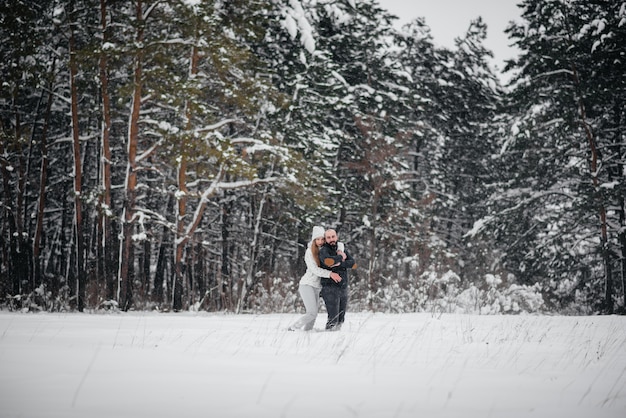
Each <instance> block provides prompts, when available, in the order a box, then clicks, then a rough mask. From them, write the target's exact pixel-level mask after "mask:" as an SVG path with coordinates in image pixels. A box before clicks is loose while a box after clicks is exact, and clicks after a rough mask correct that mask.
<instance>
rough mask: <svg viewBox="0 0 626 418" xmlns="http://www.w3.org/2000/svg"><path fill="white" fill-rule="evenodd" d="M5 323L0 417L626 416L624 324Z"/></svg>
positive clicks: (44, 319) (510, 319) (62, 317)
mask: <svg viewBox="0 0 626 418" xmlns="http://www.w3.org/2000/svg"><path fill="white" fill-rule="evenodd" d="M298 317H299V315H295V314H293V315H292V314H275V315H223V314H208V313H184V314H158V313H115V314H19V313H10V312H0V417H2V418H10V417H24V418H31V417H64V418H67V417H81V418H94V417H107V418H123V417H129V418H130V417H132V418H138V417H146V418H148V417H150V418H154V417H180V418H183V417H185V418H187V417H215V418H228V417H254V418H270V417H276V418H279V417H298V418H305V417H306V418H308V417H318V418H320V417H328V418H341V417H346V418H348V417H350V418H353V417H372V418H374V417H375V418H380V417H383V418H385V417H423V418H431V417H463V418H471V417H477V418H478V417H480V418H485V417H502V418H512V417H550V418H554V417H568V418H573V417H581V418H589V417H594V418H601V417H613V418H618V417H619V418H624V417H626V317H618V316H602V317H556V316H469V315H441V316H439V315H431V314H404V315H383V314H366V313H359V314H356V313H349V315H348V316H347V318H346V324H345V325H344V328H343V330H342V331H339V332H324V331H320V330H319V329H320V328H322V327H323V322H324V320H325V314H320V316H319V317H318V320H317V323H316V328H317V329H318V330H317V331H312V332H308V333H307V332H288V331H286V328H287V326H288V325H289V324H290V323H291V322H292V321H294V320H295V319H296V318H298Z"/></svg>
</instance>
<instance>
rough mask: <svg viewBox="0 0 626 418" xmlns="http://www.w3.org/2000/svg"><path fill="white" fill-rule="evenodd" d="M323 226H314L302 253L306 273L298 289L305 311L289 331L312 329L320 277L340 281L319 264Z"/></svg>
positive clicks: (337, 275) (318, 294)
mask: <svg viewBox="0 0 626 418" xmlns="http://www.w3.org/2000/svg"><path fill="white" fill-rule="evenodd" d="M324 232H325V231H324V228H322V227H321V226H314V227H313V232H312V233H311V241H310V242H309V246H308V247H307V249H306V252H305V253H304V262H305V263H306V273H304V276H302V278H300V284H299V286H298V291H299V292H300V296H301V297H302V302H304V308H305V309H306V313H305V314H304V315H303V316H302V317H301V318H300V319H298V320H297V321H296V322H295V323H294V324H293V325H291V326H290V327H289V331H295V330H297V329H303V330H305V331H310V330H311V329H313V325H314V324H315V319H316V318H317V312H318V310H319V302H320V290H321V289H322V285H321V283H320V277H329V278H331V279H333V280H334V281H336V282H339V281H341V276H339V274H337V273H333V272H331V271H330V270H327V269H324V268H321V267H320V265H319V248H320V247H321V246H322V245H324Z"/></svg>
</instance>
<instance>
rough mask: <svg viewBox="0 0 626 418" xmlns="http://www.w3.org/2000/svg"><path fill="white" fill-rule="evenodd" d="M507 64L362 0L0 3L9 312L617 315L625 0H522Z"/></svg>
mask: <svg viewBox="0 0 626 418" xmlns="http://www.w3.org/2000/svg"><path fill="white" fill-rule="evenodd" d="M520 8H521V10H522V12H523V13H522V18H523V19H522V21H521V22H517V23H512V24H511V25H510V27H509V29H508V35H509V37H510V39H511V41H512V42H515V44H516V45H517V46H518V47H519V49H520V50H521V51H522V53H521V55H520V57H519V58H517V59H516V60H514V61H512V62H509V63H508V68H507V70H508V71H512V72H513V74H514V76H513V77H512V81H511V84H510V85H509V86H505V87H503V86H501V85H500V82H499V79H498V77H497V74H495V72H494V70H493V69H492V68H491V67H490V66H489V64H488V59H489V57H490V56H491V52H490V51H488V50H487V49H486V48H485V47H484V45H483V41H484V39H485V37H486V33H487V30H488V28H487V27H486V25H485V24H484V23H483V22H482V20H481V19H480V18H477V19H476V20H475V21H473V22H472V23H471V24H470V26H469V27H468V30H467V32H466V34H465V35H464V36H463V37H461V38H459V39H457V43H456V47H455V48H454V49H446V48H440V47H437V46H436V45H435V43H434V40H433V39H432V36H431V35H430V30H429V28H428V26H427V25H426V23H425V22H424V20H423V19H417V20H415V21H414V22H412V23H411V24H409V25H407V26H406V27H405V28H403V29H402V30H397V29H395V28H394V27H393V21H394V17H393V16H390V15H389V14H388V13H387V12H386V11H384V10H382V9H381V8H380V6H379V4H378V3H377V1H376V0H362V1H358V2H352V1H348V0H326V1H319V0H318V1H308V0H299V1H287V0H230V1H218V0H203V1H197V2H192V1H184V0H167V1H153V0H134V1H131V2H124V1H112V0H108V1H107V0H98V1H96V0H86V1H82V2H77V1H72V0H53V1H48V0H46V1H40V0H33V1H21V0H18V1H6V0H4V1H3V2H2V3H0V39H1V40H2V42H0V52H1V54H2V57H3V60H2V62H0V69H1V71H2V85H1V86H0V174H1V176H2V183H1V185H0V190H1V191H2V200H1V203H0V225H1V240H0V293H1V295H2V302H1V304H2V306H5V307H8V308H11V309H46V310H66V309H76V310H79V311H83V310H85V309H105V308H113V309H123V310H129V309H160V310H174V311H180V310H186V309H202V310H210V311H233V312H244V311H260V312H270V311H285V310H286V311H289V310H293V309H294V308H296V307H297V306H298V305H297V304H298V303H299V302H298V298H297V281H298V278H299V276H300V275H301V274H302V272H303V271H302V270H303V268H304V265H303V261H302V259H303V254H304V250H305V246H306V244H307V240H308V237H309V233H310V230H311V228H312V226H313V225H316V224H321V225H324V226H327V227H334V228H336V229H337V230H338V232H339V235H340V239H341V240H342V241H344V242H345V243H346V245H347V246H348V248H349V250H350V251H351V253H352V254H354V255H355V256H356V259H357V263H358V265H359V268H358V269H357V270H356V271H355V272H354V273H353V274H352V285H351V300H352V302H351V304H352V305H353V309H371V310H384V311H390V312H401V311H416V310H424V309H437V310H448V311H453V310H458V309H463V310H465V311H479V312H511V313H515V312H520V311H540V310H546V309H547V310H552V311H558V312H576V313H588V312H603V313H614V312H622V313H623V312H624V288H625V275H626V264H625V263H624V260H625V256H626V232H624V231H625V230H626V228H625V226H626V208H625V204H624V190H625V181H624V173H626V171H625V167H624V124H625V114H624V113H625V102H624V97H625V89H624V85H625V83H626V80H625V79H624V70H623V68H624V60H625V59H626V57H625V56H624V54H625V51H626V50H625V49H624V48H623V45H624V41H625V37H626V24H624V21H625V20H626V6H624V4H621V3H620V2H615V1H609V0H607V1H596V2H585V1H578V0H576V1H566V0H550V1H548V0H524V1H522V2H521V3H520Z"/></svg>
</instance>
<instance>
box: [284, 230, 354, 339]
mask: <svg viewBox="0 0 626 418" xmlns="http://www.w3.org/2000/svg"><path fill="white" fill-rule="evenodd" d="M304 261H305V263H306V267H307V268H306V273H304V276H302V278H301V279H300V285H299V286H298V291H299V292H300V296H301V297H302V302H304V307H305V309H306V313H305V314H304V316H302V318H300V319H299V320H298V321H296V323H294V324H293V325H291V326H290V327H289V330H290V331H295V330H296V329H303V330H305V331H309V330H311V329H313V325H314V324H315V319H316V318H317V313H318V310H319V298H320V292H321V296H322V299H324V304H325V305H326V311H327V312H328V320H327V321H326V330H329V331H334V330H339V329H340V328H341V325H342V324H343V322H344V319H345V315H346V306H347V304H348V269H351V268H354V267H355V266H356V264H355V263H354V259H353V258H352V256H351V255H350V254H349V253H348V251H346V249H345V248H344V245H343V243H341V242H337V232H336V231H335V230H334V229H328V230H326V231H324V228H322V227H321V226H315V227H313V232H312V234H311V241H310V242H309V245H308V247H307V249H306V252H305V254H304Z"/></svg>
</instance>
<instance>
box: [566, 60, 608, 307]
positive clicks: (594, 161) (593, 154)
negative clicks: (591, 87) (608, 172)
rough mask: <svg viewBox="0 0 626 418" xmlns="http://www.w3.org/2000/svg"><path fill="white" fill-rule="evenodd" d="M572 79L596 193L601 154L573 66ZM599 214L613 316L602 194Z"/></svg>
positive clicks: (604, 209)
mask: <svg viewBox="0 0 626 418" xmlns="http://www.w3.org/2000/svg"><path fill="white" fill-rule="evenodd" d="M572 77H573V82H574V86H575V87H576V89H577V90H579V92H578V111H579V115H578V116H579V118H580V121H581V124H582V126H583V129H584V130H585V134H586V135H587V141H588V144H589V153H590V170H591V178H592V181H593V187H594V189H595V190H596V191H598V190H600V184H599V181H598V159H599V152H598V148H597V145H596V138H595V135H594V134H593V132H592V130H591V126H590V125H589V123H588V122H587V114H586V110H585V104H584V102H583V96H582V93H581V92H580V80H579V78H578V71H577V69H576V67H574V66H572ZM598 196H599V197H598V213H599V218H600V243H601V245H602V256H603V258H604V276H605V278H604V280H605V293H604V310H605V313H607V314H612V313H613V310H614V306H613V268H612V265H611V252H610V248H609V239H608V232H607V221H606V208H605V205H604V202H603V201H602V199H601V196H600V194H598Z"/></svg>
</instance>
